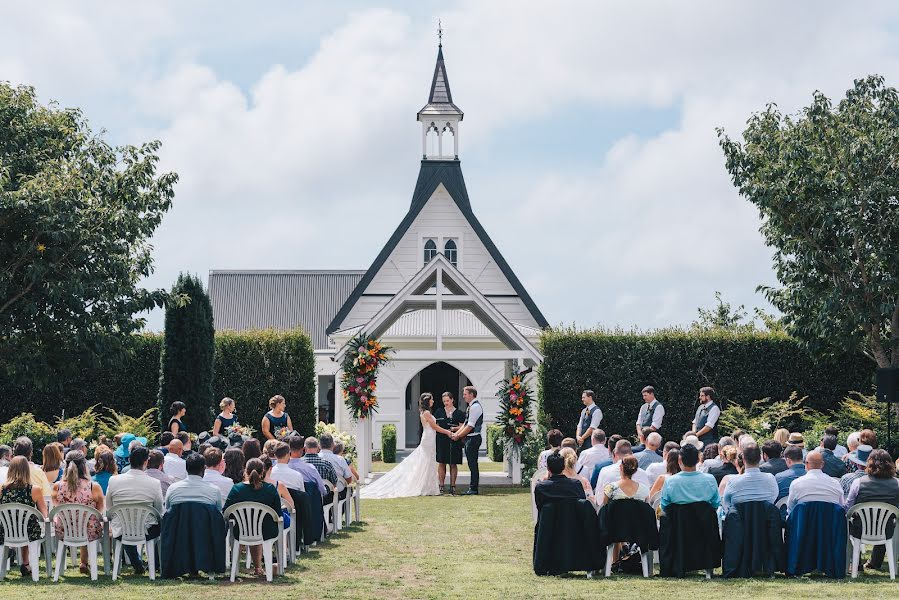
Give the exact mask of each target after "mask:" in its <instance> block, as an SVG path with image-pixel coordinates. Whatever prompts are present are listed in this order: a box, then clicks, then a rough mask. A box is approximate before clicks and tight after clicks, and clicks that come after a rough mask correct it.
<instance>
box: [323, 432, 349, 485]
mask: <svg viewBox="0 0 899 600" xmlns="http://www.w3.org/2000/svg"><path fill="white" fill-rule="evenodd" d="M318 442H319V445H320V446H321V450H320V451H319V456H320V457H321V458H323V459H324V460H326V461H328V462H329V463H331V466H332V467H334V472H335V473H337V492H338V497H339V498H340V499H341V500H343V499H344V498H346V494H347V491H346V487H347V485H349V484H351V483H353V472H352V471H350V466H349V465H348V464H347V462H346V461H345V460H344V459H342V458H340V457H339V456H337V455H336V454H334V437H333V436H332V435H331V434H330V433H323V434H322V436H321V437H320V438H319V440H318Z"/></svg>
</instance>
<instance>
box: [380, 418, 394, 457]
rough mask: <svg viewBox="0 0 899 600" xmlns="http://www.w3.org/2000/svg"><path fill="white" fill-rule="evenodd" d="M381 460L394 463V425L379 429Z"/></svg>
mask: <svg viewBox="0 0 899 600" xmlns="http://www.w3.org/2000/svg"><path fill="white" fill-rule="evenodd" d="M381 460H382V461H384V462H386V463H395V462H396V425H393V424H392V423H388V424H386V425H384V426H383V427H381Z"/></svg>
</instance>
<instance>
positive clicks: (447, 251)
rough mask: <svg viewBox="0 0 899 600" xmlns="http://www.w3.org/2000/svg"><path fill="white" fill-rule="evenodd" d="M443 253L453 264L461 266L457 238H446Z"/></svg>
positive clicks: (457, 266)
mask: <svg viewBox="0 0 899 600" xmlns="http://www.w3.org/2000/svg"><path fill="white" fill-rule="evenodd" d="M443 255H444V256H445V257H446V260H448V261H449V262H450V264H451V265H453V266H454V267H456V268H457V269H458V268H459V243H458V242H457V241H456V239H455V238H446V240H445V241H444V242H443Z"/></svg>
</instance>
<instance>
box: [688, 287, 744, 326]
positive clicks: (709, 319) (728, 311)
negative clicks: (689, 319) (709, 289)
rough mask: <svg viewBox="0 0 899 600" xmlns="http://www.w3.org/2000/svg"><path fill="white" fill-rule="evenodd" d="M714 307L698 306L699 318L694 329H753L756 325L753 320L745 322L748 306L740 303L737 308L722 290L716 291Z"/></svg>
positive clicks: (694, 324)
mask: <svg viewBox="0 0 899 600" xmlns="http://www.w3.org/2000/svg"><path fill="white" fill-rule="evenodd" d="M715 302H716V305H715V307H714V308H711V309H709V308H698V309H696V310H697V312H698V313H699V318H698V319H697V320H696V321H693V329H698V330H709V329H722V330H724V331H753V330H754V329H755V325H754V324H753V322H752V321H749V322H748V323H744V322H743V320H744V319H746V307H745V306H744V305H742V304H741V305H740V306H738V307H736V308H734V307H733V306H731V303H730V302H725V301H724V298H722V297H721V292H715Z"/></svg>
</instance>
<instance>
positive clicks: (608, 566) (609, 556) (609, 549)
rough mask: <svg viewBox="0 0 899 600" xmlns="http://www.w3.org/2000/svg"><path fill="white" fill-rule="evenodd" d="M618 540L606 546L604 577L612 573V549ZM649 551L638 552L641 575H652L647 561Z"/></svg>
mask: <svg viewBox="0 0 899 600" xmlns="http://www.w3.org/2000/svg"><path fill="white" fill-rule="evenodd" d="M617 543H618V542H613V543H611V544H609V545H608V546H606V577H611V575H612V551H613V550H614V549H615V544H617ZM649 557H650V553H649V552H642V553H641V554H640V565H641V566H642V567H643V577H649V576H651V575H652V571H651V570H650V566H649V561H650V558H649Z"/></svg>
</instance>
